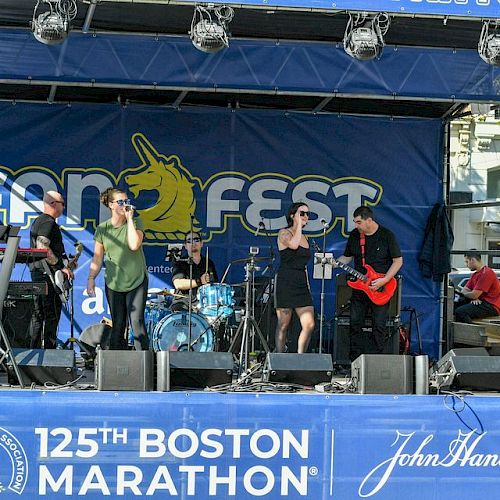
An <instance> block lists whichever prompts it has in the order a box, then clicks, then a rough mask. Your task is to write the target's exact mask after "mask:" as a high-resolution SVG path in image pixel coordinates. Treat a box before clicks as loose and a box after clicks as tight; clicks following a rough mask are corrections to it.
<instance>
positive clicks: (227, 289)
mask: <svg viewBox="0 0 500 500" xmlns="http://www.w3.org/2000/svg"><path fill="white" fill-rule="evenodd" d="M233 295H234V292H233V289H232V287H231V285H227V284H226V283H209V284H208V285H203V286H201V287H200V288H199V289H198V302H199V305H198V309H199V311H200V312H201V314H204V315H205V316H207V317H216V316H220V317H222V318H226V317H227V316H229V315H230V314H232V312H233V305H234V299H233Z"/></svg>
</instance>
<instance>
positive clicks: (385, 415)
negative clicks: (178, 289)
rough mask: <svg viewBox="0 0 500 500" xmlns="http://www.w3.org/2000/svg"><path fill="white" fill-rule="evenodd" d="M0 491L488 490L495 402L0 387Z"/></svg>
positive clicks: (324, 494)
mask: <svg viewBox="0 0 500 500" xmlns="http://www.w3.org/2000/svg"><path fill="white" fill-rule="evenodd" d="M0 403H1V405H2V408H6V409H8V411H4V412H2V415H1V417H0V464H1V467H0V483H1V487H2V497H4V496H5V498H19V497H21V498H65V497H77V496H80V495H81V496H85V498H102V497H103V496H105V495H107V496H109V497H110V498H128V499H130V498H135V497H137V496H141V495H142V496H146V495H147V496H148V497H153V498H157V497H158V498H171V497H175V498H192V497H193V498H194V497H196V498H202V499H205V498H238V499H239V500H240V499H241V500H244V499H250V498H254V497H263V496H265V497H266V498H273V499H274V498H285V497H286V498H289V499H299V498H308V499H315V500H316V499H326V498H334V499H338V500H353V499H357V498H372V499H380V500H401V499H402V498H404V499H405V500H421V499H422V498H425V499H438V498H453V499H455V500H470V499H480V498H489V499H495V498H497V497H498V488H499V486H500V483H499V477H498V466H499V463H500V456H499V451H498V450H499V448H500V437H499V434H498V414H499V411H500V399H499V398H495V397H466V398H465V399H464V400H461V399H458V398H456V397H454V396H447V397H441V396H421V397H420V396H354V395H339V396H331V395H318V394H316V395H303V394H294V395H281V394H258V395H256V394H214V393H212V394H210V393H201V392H200V393H187V394H186V393H163V394H160V393H156V394H155V393H102V392H101V393H93V392H92V393H90V392H73V393H67V392H66V393H65V392H50V391H44V392H42V391H25V392H21V391H3V392H1V393H0Z"/></svg>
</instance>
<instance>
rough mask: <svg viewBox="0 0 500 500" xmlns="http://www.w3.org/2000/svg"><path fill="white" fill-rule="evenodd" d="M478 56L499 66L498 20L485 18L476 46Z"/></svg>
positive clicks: (499, 22)
mask: <svg viewBox="0 0 500 500" xmlns="http://www.w3.org/2000/svg"><path fill="white" fill-rule="evenodd" d="M477 51H478V52H479V56H480V57H481V59H482V60H483V61H486V62H487V63H488V64H493V65H495V66H500V20H499V19H496V20H486V21H484V23H483V29H482V30H481V35H480V37H479V43H478V46H477Z"/></svg>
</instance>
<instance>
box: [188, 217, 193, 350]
mask: <svg viewBox="0 0 500 500" xmlns="http://www.w3.org/2000/svg"><path fill="white" fill-rule="evenodd" d="M193 221H194V214H191V222H190V228H189V234H190V237H191V240H192V238H193ZM188 263H189V292H188V300H189V303H188V348H189V350H191V335H192V333H193V287H192V284H193V249H192V243H191V254H189V253H188Z"/></svg>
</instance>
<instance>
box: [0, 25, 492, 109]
mask: <svg viewBox="0 0 500 500" xmlns="http://www.w3.org/2000/svg"><path fill="white" fill-rule="evenodd" d="M424 35H425V34H423V36H424ZM0 36H1V38H0V79H7V80H20V81H25V82H27V81H34V82H37V81H38V82H40V81H50V82H53V81H55V82H62V83H63V82H73V83H76V82H81V83H84V84H94V85H111V84H125V85H148V86H155V87H159V86H160V87H178V88H183V87H188V88H190V87H193V88H194V87H195V88H202V89H214V88H217V89H220V90H224V89H228V88H231V89H244V90H254V91H259V90H260V91H281V92H292V91H297V92H298V91H300V92H313V93H329V94H333V93H344V94H355V95H367V96H376V95H380V96H385V97H387V96H395V97H396V96H400V97H417V98H419V97H420V98H435V99H457V100H465V101H471V100H498V92H499V75H500V69H499V68H495V67H493V66H490V65H488V64H486V63H485V62H484V61H483V60H482V59H480V57H479V55H478V54H477V52H476V51H473V50H451V49H430V48H403V47H399V48H396V47H386V48H385V49H384V52H383V55H382V57H381V59H380V60H376V61H369V62H360V61H356V60H354V59H352V58H351V57H349V56H348V55H347V54H346V53H345V52H344V50H343V48H342V47H341V46H337V45H334V44H327V43H304V42H282V41H280V42H277V41H270V40H267V41H248V40H232V41H231V46H230V47H229V49H227V50H223V51H220V52H218V53H216V54H212V55H207V54H205V53H202V52H200V51H199V50H197V49H195V48H194V47H193V45H192V43H191V41H190V40H189V38H188V37H166V36H163V37H161V36H159V37H144V36H130V35H101V34H97V35H95V36H92V35H84V34H81V33H72V34H71V36H70V37H69V39H68V40H67V42H65V43H64V44H63V45H61V46H47V45H44V44H41V43H39V42H37V41H36V40H35V38H34V37H33V35H32V34H31V32H30V31H26V30H2V31H1V33H0Z"/></svg>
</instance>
